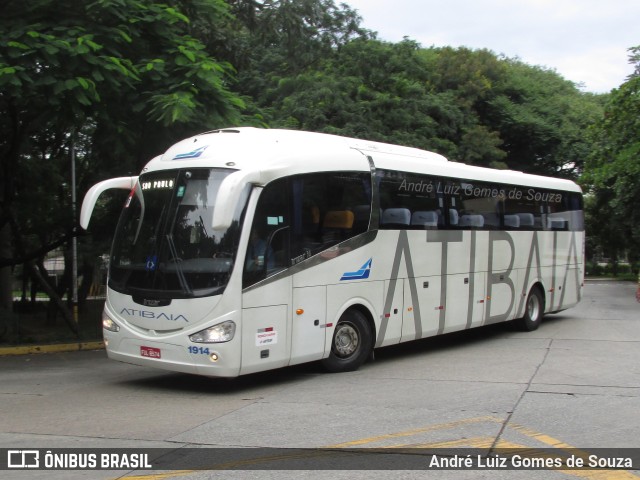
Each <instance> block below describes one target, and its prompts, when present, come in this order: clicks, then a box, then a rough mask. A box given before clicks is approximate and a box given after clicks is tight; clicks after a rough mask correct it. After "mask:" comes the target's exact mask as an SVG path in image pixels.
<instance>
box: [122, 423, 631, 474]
mask: <svg viewBox="0 0 640 480" xmlns="http://www.w3.org/2000/svg"><path fill="white" fill-rule="evenodd" d="M482 423H486V424H502V423H503V420H501V419H499V418H496V417H492V416H483V417H473V418H465V419H462V420H457V421H454V422H447V423H439V424H434V425H427V426H425V427H420V428H414V429H411V430H405V431H401V432H394V433H388V434H384V435H376V436H373V437H367V438H361V439H358V440H352V441H349V442H343V443H337V444H334V445H328V446H325V447H320V448H319V449H318V451H317V452H313V453H312V452H305V453H302V454H300V453H292V454H290V455H273V456H265V457H260V458H254V459H246V460H238V461H234V462H229V463H223V464H218V465H215V466H211V467H210V468H208V469H198V470H177V471H172V472H166V473H154V474H143V475H131V476H126V477H120V478H122V479H126V480H164V479H168V478H177V477H182V476H185V475H191V474H195V473H198V472H201V471H207V470H228V469H233V468H234V467H242V466H248V465H252V464H256V463H264V462H270V461H280V460H289V459H295V458H309V457H314V456H324V455H330V454H331V453H332V452H330V451H327V452H323V451H322V448H327V449H342V448H344V449H348V448H353V447H361V446H363V445H368V444H372V443H377V442H381V441H385V440H390V439H400V438H408V437H412V436H416V435H420V434H423V433H427V432H435V431H446V430H453V429H455V428H457V427H460V426H466V425H472V424H482ZM509 430H511V431H515V432H518V433H520V434H521V435H523V436H525V437H527V438H530V439H533V440H535V441H537V442H539V443H542V444H543V445H544V446H542V447H539V448H538V447H532V446H531V445H524V444H523V443H517V442H511V441H508V440H504V439H499V440H498V441H497V442H496V438H495V437H492V436H487V435H484V436H477V437H469V438H460V439H453V440H445V441H435V442H426V443H425V442H413V443H409V442H407V443H401V444H395V445H385V446H379V447H375V448H380V449H396V448H398V449H400V448H418V449H435V448H478V449H486V450H491V451H494V452H495V451H499V450H501V449H516V448H517V449H521V450H522V449H525V451H520V452H518V454H519V455H520V456H522V457H532V458H543V457H550V456H551V455H550V454H549V453H547V452H544V451H542V450H540V448H549V447H552V448H554V449H557V450H558V453H561V452H564V453H567V454H568V455H574V456H576V457H580V458H584V459H585V460H586V459H588V457H589V453H588V452H585V451H584V450H581V449H578V448H576V447H574V446H572V445H570V444H568V443H565V442H563V441H561V440H559V439H557V438H554V437H552V436H550V435H546V434H544V433H541V432H538V431H536V430H533V429H531V428H528V427H525V426H523V425H519V424H514V423H509V424H507V425H506V429H505V430H504V431H509ZM365 448H366V447H365ZM548 471H557V472H558V473H563V474H565V475H572V476H575V477H580V478H585V479H588V480H633V479H635V480H637V479H638V478H640V477H638V476H637V475H634V474H633V473H631V472H629V471H627V470H610V469H588V470H586V469H585V470H578V469H561V468H550V469H548Z"/></svg>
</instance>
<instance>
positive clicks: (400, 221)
mask: <svg viewBox="0 0 640 480" xmlns="http://www.w3.org/2000/svg"><path fill="white" fill-rule="evenodd" d="M410 223H411V211H410V210H409V209H408V208H387V209H386V210H384V211H383V212H382V218H381V219H380V225H382V226H385V227H387V228H394V227H401V228H402V227H406V226H407V225H409V224H410Z"/></svg>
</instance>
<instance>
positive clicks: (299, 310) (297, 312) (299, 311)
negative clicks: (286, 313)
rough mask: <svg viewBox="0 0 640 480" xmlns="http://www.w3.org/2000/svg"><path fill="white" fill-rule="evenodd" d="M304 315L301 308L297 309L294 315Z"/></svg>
mask: <svg viewBox="0 0 640 480" xmlns="http://www.w3.org/2000/svg"><path fill="white" fill-rule="evenodd" d="M303 313H304V310H303V309H302V308H299V309H297V310H296V315H302V314H303Z"/></svg>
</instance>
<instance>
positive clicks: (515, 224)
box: [504, 215, 520, 228]
mask: <svg viewBox="0 0 640 480" xmlns="http://www.w3.org/2000/svg"><path fill="white" fill-rule="evenodd" d="M504 226H505V227H511V228H520V217H519V216H518V215H505V216H504Z"/></svg>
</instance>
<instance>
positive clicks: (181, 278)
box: [166, 233, 193, 297]
mask: <svg viewBox="0 0 640 480" xmlns="http://www.w3.org/2000/svg"><path fill="white" fill-rule="evenodd" d="M166 237H167V244H168V245H169V251H170V252H171V256H172V257H173V263H174V265H175V267H176V276H177V277H178V281H179V282H180V286H181V287H182V290H183V291H184V292H185V293H186V294H187V295H189V296H190V297H192V296H193V290H191V287H189V284H188V283H187V279H186V277H185V276H184V272H183V271H182V266H181V265H180V262H181V260H180V258H179V257H178V251H177V250H176V244H175V243H173V236H172V235H171V234H170V233H168V234H167V235H166Z"/></svg>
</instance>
